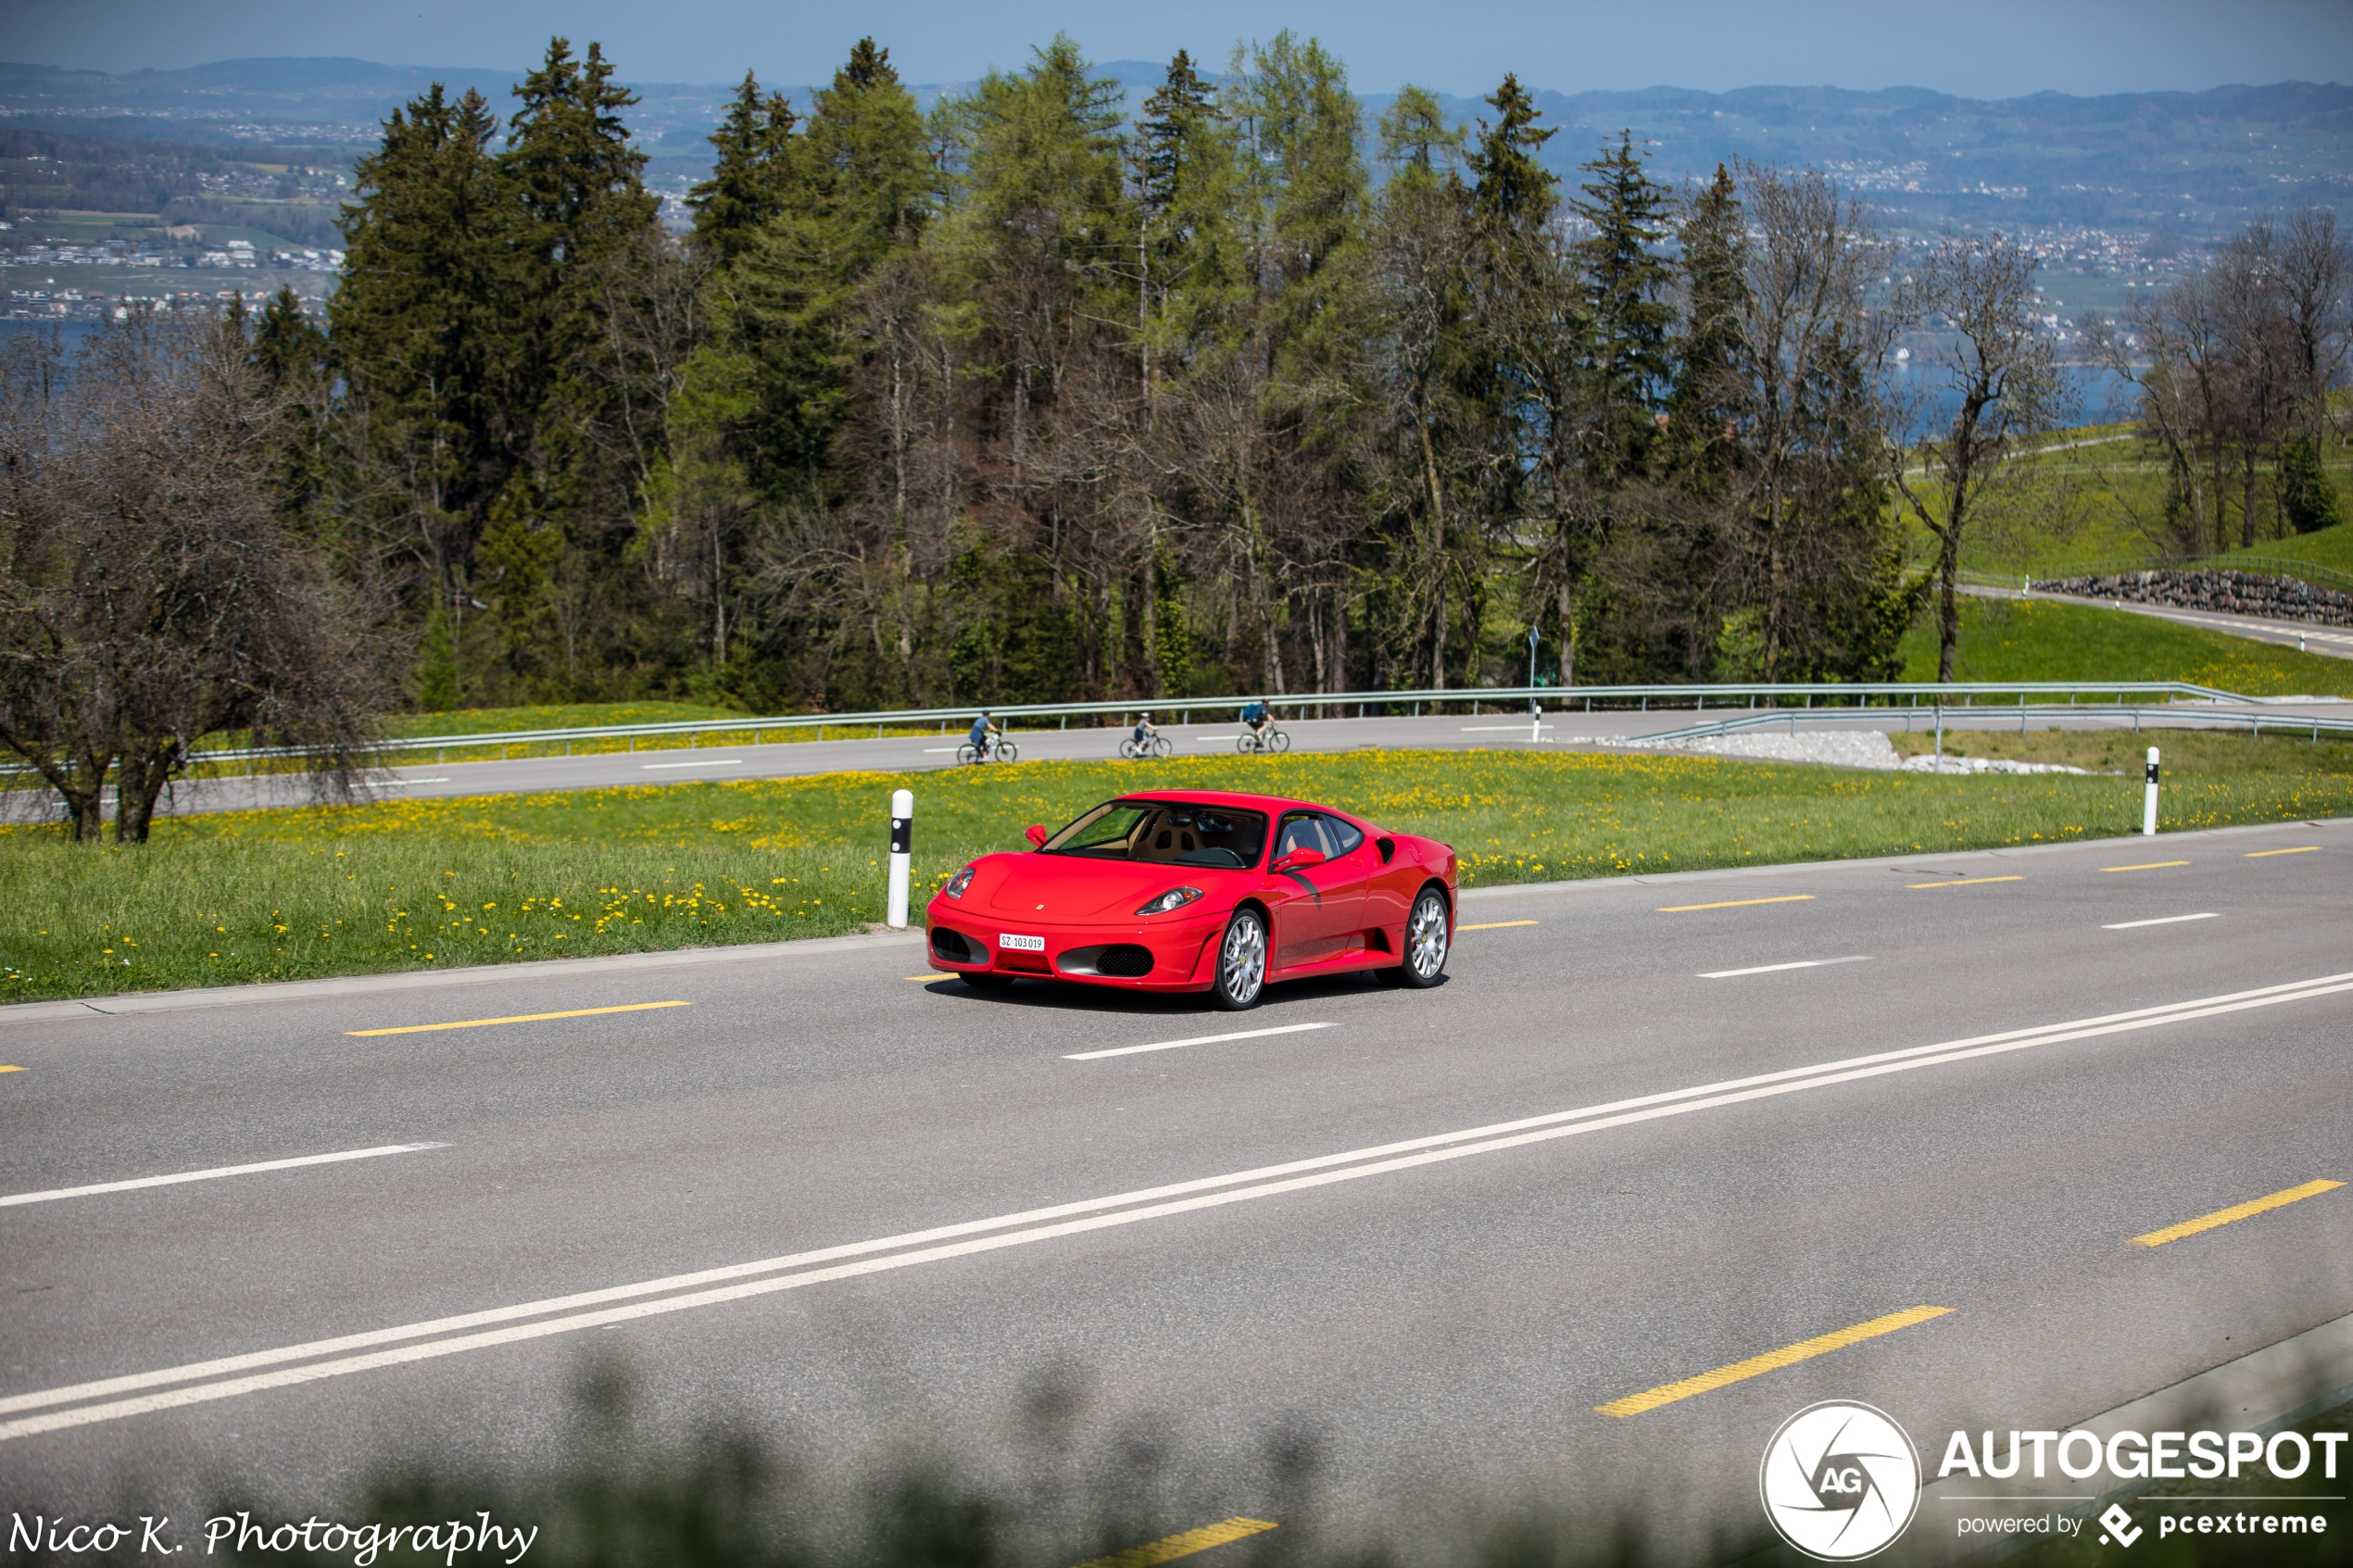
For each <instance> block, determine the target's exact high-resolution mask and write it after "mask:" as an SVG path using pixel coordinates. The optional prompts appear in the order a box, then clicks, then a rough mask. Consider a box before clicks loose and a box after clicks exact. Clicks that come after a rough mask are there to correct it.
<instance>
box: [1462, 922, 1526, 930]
mask: <svg viewBox="0 0 2353 1568" xmlns="http://www.w3.org/2000/svg"><path fill="white" fill-rule="evenodd" d="M1541 923H1542V922H1539V921H1532V920H1491V921H1489V922H1487V923H1486V924H1485V925H1458V926H1456V927H1455V928H1454V929H1455V930H1457V931H1501V930H1503V929H1504V927H1505V926H1507V925H1538V924H1541Z"/></svg>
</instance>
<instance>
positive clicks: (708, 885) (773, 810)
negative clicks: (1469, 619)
mask: <svg viewBox="0 0 2353 1568" xmlns="http://www.w3.org/2000/svg"><path fill="white" fill-rule="evenodd" d="M2213 744H2214V745H2215V746H2217V747H2218V749H2215V750H2212V751H2211V752H2210V753H2208V754H2204V755H2202V756H2201V757H2200V758H2199V759H2193V760H2191V761H2188V762H2185V763H2184V764H2183V765H2182V766H2179V767H2176V768H2174V769H2172V770H2170V771H2169V775H2168V777H2169V788H2168V790H2167V794H2166V812H2165V823H2166V825H2167V826H2168V827H2169V828H2187V827H2208V826H2215V825H2221V824H2223V823H2230V822H2271V821H2280V820H2286V819H2294V818H2297V817H2309V816H2320V815H2337V814H2345V813H2347V812H2353V764H2348V762H2347V757H2346V751H2347V748H2345V747H2343V746H2321V747H2317V748H2314V747H2304V748H2301V749H2300V750H2296V753H2295V756H2296V760H2295V761H2293V762H2280V761H2277V760H2276V759H2279V758H2283V757H2285V756H2286V755H2287V748H2289V747H2292V746H2293V743H2281V746H2282V749H2280V750H2276V751H2274V750H2270V749H2266V748H2270V747H2271V746H2273V744H2274V743H2272V742H2271V741H2268V740H2267V741H2265V742H2264V743H2262V744H2261V746H2260V747H2258V746H2254V745H2253V743H2242V744H2243V745H2245V746H2246V749H2245V750H2244V751H2239V752H2234V751H2232V750H2230V749H2229V743H2228V742H2227V741H2223V740H2221V738H2220V737H2216V738H2215V740H2214V742H2213ZM2266 759H2271V760H2266ZM901 785H904V786H906V787H908V788H911V789H912V790H913V791H914V792H915V797H916V802H917V815H916V840H915V842H916V856H915V864H916V872H917V899H918V902H919V903H920V901H921V900H922V899H923V898H925V897H928V895H929V892H930V890H931V889H932V888H933V887H936V886H937V884H938V883H939V882H941V881H943V880H944V879H945V878H947V877H948V876H949V875H950V874H951V873H952V872H954V871H955V869H956V868H957V867H958V866H960V865H962V864H963V862H964V861H965V860H967V859H970V858H971V857H973V856H974V855H975V854H979V853H982V852H984V851H987V850H990V849H1003V848H1017V847H1020V846H1021V842H1022V840H1021V829H1022V828H1023V827H1024V826H1025V825H1026V824H1028V823H1030V822H1046V823H1049V824H1053V825H1059V824H1060V823H1061V822H1064V821H1067V820H1068V819H1069V818H1070V817H1072V816H1074V815H1076V813H1077V812H1078V811H1080V810H1081V809H1085V808H1086V807H1088V806H1089V805H1092V804H1093V803H1094V802H1096V801H1098V800H1100V799H1102V798H1104V797H1107V796H1110V795H1114V794H1117V793H1120V792H1123V791H1126V790H1131V789H1137V788H1143V787H1151V786H1154V785H1158V786H1162V787H1182V786H1195V787H1213V788H1242V789H1256V790H1262V791H1266V792H1270V793H1277V794H1290V795H1297V796H1302V797H1307V798H1310V799H1323V800H1327V801H1330V802H1332V803H1333V804H1335V805H1339V806H1342V807H1345V808H1347V809H1352V810H1354V811H1357V812H1360V813H1361V814H1363V815H1365V816H1367V817H1370V818H1372V819H1373V820H1375V821H1377V822H1381V823H1383V824H1384V825H1386V826H1389V827H1391V828H1396V829H1402V830H1405V831H1410V832H1419V833H1427V834H1432V835H1433V836H1436V837H1439V838H1441V839H1444V840H1446V841H1447V842H1449V843H1451V844H1453V845H1454V846H1455V847H1456V848H1457V849H1458V850H1459V851H1460V853H1461V855H1462V859H1463V880H1464V882H1465V883H1466V884H1467V885H1471V886H1479V885H1491V884H1502V883H1516V882H1531V881H1538V882H1541V881H1554V880H1561V879H1569V878H1579V877H1590V876H1606V875H1612V874H1617V873H1622V872H1641V871H1681V870H1696V869H1701V868H1705V867H1714V866H1730V865H1761V864H1770V863H1774V862H1780V861H1789V860H1808V859H1839V858H1843V857H1853V856H1869V855H1881V854H1900V853H1906V852H1909V851H1913V850H1919V851H1922V852H1935V851H1940V850H1950V849H1965V848H1979V847H1990V846H1998V845H2008V844H2020V843H2031V842H2037V841H2044V842H2047V841H2056V840H2064V839H2070V838H2080V837H2100V836H2107V835H2110V834H2120V833H2125V832H2129V831H2131V830H2132V829H2133V827H2135V826H2136V825H2137V823H2138V818H2139V810H2140V794H2141V791H2140V780H2139V778H2138V777H2137V776H2136V775H2133V776H2126V777H2120V778H2075V777H2068V776H2050V775H2043V776H2033V777H2015V776H2013V777H1999V776H1994V777H1979V778H1934V777H1922V776H1919V775H1895V774H1886V773H1863V772H1850V771H1833V770H1831V769H1825V768H1806V767H1782V766H1770V765H1759V764H1755V763H1744V762H1733V761H1724V760H1718V759H1703V758H1688V757H1633V758H1629V757H1616V756H1606V757H1604V756H1584V755H1567V756H1553V757H1533V756H1528V755H1525V754H1520V753H1504V752H1467V753H1466V752H1357V753H1350V754H1345V755H1340V756H1304V757H1291V758H1286V759H1240V758H1224V759H1214V758H1203V759H1187V760H1179V761H1174V762H1168V763H1163V764H1158V765H1155V766H1152V767H1150V768H1140V767H1139V766H1137V765H1134V764H1120V763H1104V762H1088V763H1078V762H1069V763H1064V762H1053V763H1029V764H1024V765H1022V766H1019V767H1014V768H1004V769H987V770H965V771H948V772H927V773H916V774H885V773H836V774H826V775H822V776H819V777H815V778H807V779H790V780H766V781H750V780H748V781H741V782H734V783H701V784H680V785H666V786H651V787H638V788H626V789H609V790H584V791H578V792H569V793H561V794H546V795H530V796H501V797H484V798H474V799H459V800H447V801H400V802H394V803H390V804H386V805H383V806H374V807H367V808H359V809H312V810H294V811H272V812H249V813H236V814H223V815H219V816H205V817H195V818H187V819H178V820H173V821H170V822H165V823H163V824H161V825H159V826H158V828H157V835H156V839H155V841H154V842H153V843H151V844H149V845H147V846H145V847H140V848H107V849H86V848H76V847H72V846H70V845H68V844H66V843H64V842H63V841H61V840H60V838H59V837H58V835H57V834H56V832H55V831H54V830H50V829H32V828H19V829H15V830H12V831H8V832H6V833H0V997H6V999H11V1000H30V999H33V998H37V997H74V996H98V995H105V994H108V993H112V992H120V991H135V990H160V989H168V988H173V987H179V986H186V985H228V984H235V983H242V982H246V981H257V980H287V979H300V978H307V977H310V976H316V975H325V974H355V973H371V972H381V971H387V970H408V969H439V968H449V967H461V966H465V965H472V964H483V963H497V962H504V961H509V960H522V959H544V958H555V957H567V956H575V955H588V954H597V953H616V952H635V951H646V950H656V949H665V948H673V947H693V946H724V945H726V944H731V943H742V942H760V941H774V940H778V939H783V938H788V937H803V936H819V935H835V934H838V933H842V932H849V931H859V930H863V929H865V928H866V926H867V925H869V924H870V923H872V922H876V921H878V920H879V919H880V918H881V915H882V910H883V899H884V891H885V888H884V870H883V861H884V850H885V843H884V840H885V834H886V815H887V802H888V799H889V794H890V791H891V790H892V789H894V788H896V787H899V786H901Z"/></svg>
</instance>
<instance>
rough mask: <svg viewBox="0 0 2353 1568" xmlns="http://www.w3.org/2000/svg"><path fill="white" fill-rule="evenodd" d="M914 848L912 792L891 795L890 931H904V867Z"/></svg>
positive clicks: (905, 922) (903, 790)
mask: <svg viewBox="0 0 2353 1568" xmlns="http://www.w3.org/2000/svg"><path fill="white" fill-rule="evenodd" d="M914 848H915V792H914V791H912V790H910V789H894V790H892V791H891V792H890V915H889V918H888V922H887V923H888V924H889V926H890V928H891V929H892V930H893V931H904V930H906V929H907V866H908V862H909V860H910V859H911V858H912V855H913V852H914Z"/></svg>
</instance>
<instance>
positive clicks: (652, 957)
mask: <svg viewBox="0 0 2353 1568" xmlns="http://www.w3.org/2000/svg"><path fill="white" fill-rule="evenodd" d="M922 940H923V933H922V932H921V931H919V930H915V929H912V928H911V929H909V930H907V931H893V932H878V933H869V934H865V935H854V936H811V937H803V938H802V939H800V940H799V941H797V942H753V943H747V944H746V945H744V946H742V947H673V948H669V949H666V950H664V951H662V952H658V953H612V954H609V955H607V956H606V957H603V958H596V959H546V960H539V961H536V962H533V963H509V964H482V965H478V966H476V967H473V968H471V969H411V970H403V971H401V972H398V973H396V974H351V975H341V976H334V977H331V978H326V979H320V980H282V981H266V982H263V983H261V984H259V985H220V986H212V987H208V988H207V989H204V990H200V991H145V992H134V993H132V994H131V995H128V996H120V997H91V998H89V999H88V1000H87V1001H66V1002H19V1003H16V1004H15V1005H13V1006H10V1007H0V1025H6V1024H10V1023H44V1022H55V1021H57V1020H59V1019H69V1018H98V1017H104V1018H119V1017H123V1016H126V1015H130V1014H137V1013H149V1012H181V1011H184V1010H190V1009H195V1008H223V1007H244V1006H247V1005H249V1004H254V1003H261V1002H302V1001H316V1000H320V999H321V998H324V997H359V996H368V995H371V994H373V993H376V992H380V991H426V990H436V989H438V988H440V987H442V986H444V985H489V984H493V983H496V982H499V981H514V980H562V979H567V978H570V977H573V976H583V977H585V976H590V975H598V974H610V973H614V972H623V971H628V970H638V969H677V968H683V967H688V966H692V965H698V964H712V963H758V962H761V961H763V960H772V959H795V958H809V957H814V956H816V955H819V954H824V953H838V952H859V951H864V950H874V951H881V950H885V949H887V948H891V947H904V946H905V945H907V944H908V943H910V942H913V943H917V944H920V943H921V942H922Z"/></svg>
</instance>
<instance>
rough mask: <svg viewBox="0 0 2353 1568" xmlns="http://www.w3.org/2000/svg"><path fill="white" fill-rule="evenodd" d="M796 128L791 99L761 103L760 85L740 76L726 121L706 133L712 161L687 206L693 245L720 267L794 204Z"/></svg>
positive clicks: (798, 164) (802, 173) (775, 97)
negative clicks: (690, 209) (692, 215)
mask: <svg viewBox="0 0 2353 1568" xmlns="http://www.w3.org/2000/svg"><path fill="white" fill-rule="evenodd" d="M799 123H800V120H799V116H798V115H796V114H794V113H793V107H792V102H791V100H790V99H788V98H786V97H785V96H784V94H781V93H771V94H767V95H766V96H765V97H762V96H761V92H760V82H759V80H758V79H757V78H756V77H754V76H753V74H752V73H751V72H750V71H746V72H744V80H743V82H742V84H741V85H740V86H738V87H737V88H736V96H735V99H734V101H733V102H731V103H730V104H729V105H728V106H727V117H726V118H725V119H723V120H721V121H720V124H719V129H718V130H716V131H714V132H711V149H712V151H713V152H714V153H715V154H716V155H717V156H716V157H713V158H712V160H711V178H710V179H708V180H705V181H704V182H702V183H700V184H698V185H697V186H696V187H695V188H694V190H693V191H692V192H691V193H690V194H688V196H687V202H686V205H687V206H689V207H693V208H694V209H695V239H696V242H697V243H698V244H699V245H702V247H703V248H704V250H705V251H706V252H708V253H709V254H710V256H711V258H712V259H713V260H714V261H716V262H718V263H719V264H720V265H722V266H725V265H726V264H727V263H729V262H731V261H734V260H735V259H736V257H739V256H741V255H742V254H743V253H744V252H745V251H746V250H748V249H749V248H750V247H751V245H752V244H753V243H754V242H755V241H756V240H757V238H758V237H759V232H760V231H761V229H763V228H765V227H766V226H767V225H768V224H769V223H771V222H774V220H776V219H777V218H779V217H781V216H783V215H784V214H785V213H786V211H788V210H790V209H791V208H792V207H793V206H794V205H795V203H796V201H797V200H798V199H799V194H800V193H799V185H800V184H801V183H802V182H804V181H805V180H806V178H807V173H806V170H805V169H804V168H803V167H802V163H803V160H802V159H801V158H800V157H799V156H798V155H799V152H800V144H799V142H798V141H797V140H796V139H795V138H794V136H793V128H794V127H795V126H797V125H799Z"/></svg>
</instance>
